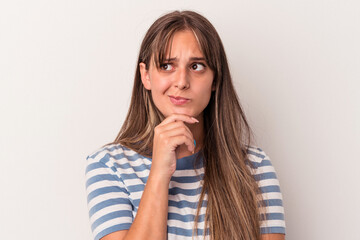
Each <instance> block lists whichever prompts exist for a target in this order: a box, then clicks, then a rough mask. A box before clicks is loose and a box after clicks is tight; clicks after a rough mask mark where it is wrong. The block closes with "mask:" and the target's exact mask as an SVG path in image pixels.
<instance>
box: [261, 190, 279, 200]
mask: <svg viewBox="0 0 360 240" xmlns="http://www.w3.org/2000/svg"><path fill="white" fill-rule="evenodd" d="M262 196H263V199H264V200H269V199H282V195H281V193H280V192H269V193H263V194H262Z"/></svg>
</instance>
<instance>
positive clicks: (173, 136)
mask: <svg viewBox="0 0 360 240" xmlns="http://www.w3.org/2000/svg"><path fill="white" fill-rule="evenodd" d="M159 137H160V138H164V139H168V142H167V143H165V144H170V145H173V144H174V143H176V145H173V147H174V148H176V147H177V146H179V145H181V144H185V145H187V148H188V150H189V151H190V152H193V151H194V150H195V144H194V141H195V140H194V137H193V135H192V133H191V131H190V130H189V129H188V128H187V127H186V128H183V127H179V128H173V129H171V130H167V131H164V132H162V133H161V134H160V135H159ZM184 137H185V138H184ZM178 140H179V141H178Z"/></svg>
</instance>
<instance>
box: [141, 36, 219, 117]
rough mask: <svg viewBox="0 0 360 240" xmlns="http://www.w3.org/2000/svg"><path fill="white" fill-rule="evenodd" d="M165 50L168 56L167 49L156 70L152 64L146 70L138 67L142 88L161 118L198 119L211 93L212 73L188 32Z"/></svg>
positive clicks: (174, 38)
mask: <svg viewBox="0 0 360 240" xmlns="http://www.w3.org/2000/svg"><path fill="white" fill-rule="evenodd" d="M169 48H171V56H169V54H168V53H169V50H170V49H168V51H167V54H166V55H165V56H167V59H166V60H165V62H163V63H161V65H160V68H159V69H158V68H157V67H156V66H155V64H154V61H153V60H151V61H150V62H151V64H150V66H149V69H148V70H146V65H145V64H144V63H140V73H141V80H142V82H143V84H144V87H145V88H146V89H148V90H151V95H152V99H153V101H154V103H155V105H156V107H157V108H158V109H159V110H160V112H161V113H162V114H163V115H164V116H165V117H168V116H169V115H171V114H173V113H178V114H185V115H188V116H192V117H196V118H200V117H202V113H203V110H204V109H205V107H206V106H207V105H208V103H209V100H210V96H211V92H212V91H213V90H214V87H213V79H214V73H213V71H212V70H211V69H210V68H209V66H208V65H207V64H206V62H205V59H204V56H203V54H202V52H201V50H200V47H199V44H198V42H197V40H196V38H195V35H194V34H193V32H192V31H190V30H186V31H179V32H177V33H175V34H174V36H173V41H172V44H171V46H170V47H169Z"/></svg>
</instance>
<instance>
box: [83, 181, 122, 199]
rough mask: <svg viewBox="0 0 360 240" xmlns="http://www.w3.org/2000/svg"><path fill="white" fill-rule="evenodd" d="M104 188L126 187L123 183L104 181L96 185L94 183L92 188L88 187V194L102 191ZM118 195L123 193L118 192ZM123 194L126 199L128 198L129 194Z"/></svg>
mask: <svg viewBox="0 0 360 240" xmlns="http://www.w3.org/2000/svg"><path fill="white" fill-rule="evenodd" d="M120 184H121V185H120ZM104 187H119V188H122V189H125V187H124V186H123V185H122V183H121V182H118V181H109V180H103V181H100V182H96V183H93V184H91V185H90V186H88V187H87V188H86V192H87V194H88V195H89V194H90V193H91V192H93V191H95V190H98V189H101V188H104ZM118 193H121V192H118ZM122 194H123V196H124V197H128V194H125V193H122Z"/></svg>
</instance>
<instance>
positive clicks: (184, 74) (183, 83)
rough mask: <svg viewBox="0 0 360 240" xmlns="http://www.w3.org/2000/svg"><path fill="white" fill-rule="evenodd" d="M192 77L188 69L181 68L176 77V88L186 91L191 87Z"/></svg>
mask: <svg viewBox="0 0 360 240" xmlns="http://www.w3.org/2000/svg"><path fill="white" fill-rule="evenodd" d="M189 78H190V76H189V74H188V71H187V69H186V68H179V69H178V71H177V74H176V76H175V87H176V88H178V89H180V90H185V89H188V88H189V87H190V81H189V80H190V79H189Z"/></svg>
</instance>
